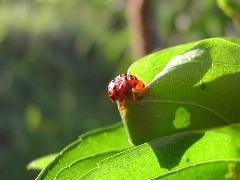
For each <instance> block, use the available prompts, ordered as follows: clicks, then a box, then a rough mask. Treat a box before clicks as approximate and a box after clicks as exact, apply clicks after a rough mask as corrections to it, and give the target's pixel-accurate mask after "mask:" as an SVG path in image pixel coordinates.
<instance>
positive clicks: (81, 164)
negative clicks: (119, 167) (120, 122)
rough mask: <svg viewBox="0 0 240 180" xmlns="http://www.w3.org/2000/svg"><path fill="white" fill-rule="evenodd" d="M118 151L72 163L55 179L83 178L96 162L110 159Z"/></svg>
mask: <svg viewBox="0 0 240 180" xmlns="http://www.w3.org/2000/svg"><path fill="white" fill-rule="evenodd" d="M118 152H119V151H112V152H107V153H104V154H98V155H95V156H92V157H87V158H85V159H80V160H77V161H75V162H73V163H72V164H71V165H69V166H67V167H66V168H63V169H62V170H61V171H59V173H58V174H57V176H56V179H77V178H79V177H82V176H84V174H86V173H87V172H88V171H89V170H91V169H93V168H95V167H96V164H97V162H100V161H101V160H103V159H105V158H107V157H110V156H112V155H114V154H116V153H118Z"/></svg>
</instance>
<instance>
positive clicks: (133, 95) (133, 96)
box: [131, 90, 136, 102]
mask: <svg viewBox="0 0 240 180" xmlns="http://www.w3.org/2000/svg"><path fill="white" fill-rule="evenodd" d="M131 96H132V101H133V102H135V101H136V95H135V93H134V92H133V91H132V90H131Z"/></svg>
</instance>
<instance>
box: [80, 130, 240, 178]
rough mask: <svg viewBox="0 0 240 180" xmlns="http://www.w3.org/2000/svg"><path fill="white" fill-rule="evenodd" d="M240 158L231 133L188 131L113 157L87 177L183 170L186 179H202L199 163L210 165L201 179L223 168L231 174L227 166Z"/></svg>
mask: <svg viewBox="0 0 240 180" xmlns="http://www.w3.org/2000/svg"><path fill="white" fill-rule="evenodd" d="M239 161H240V154H239V151H238V149H237V147H236V146H235V145H234V143H233V142H232V139H231V136H229V135H225V134H221V133H215V132H206V133H200V132H192V133H191V132H187V133H180V134H174V135H171V136H166V137H162V138H160V139H158V140H154V141H151V142H149V143H145V144H142V145H140V146H137V147H134V148H131V149H128V150H126V151H124V152H121V153H118V154H116V155H114V156H112V157H109V158H108V159H106V160H103V161H101V162H100V163H99V165H98V167H96V168H95V169H93V170H91V171H90V172H89V173H88V174H86V175H85V176H84V177H83V179H114V178H116V177H118V178H119V179H136V177H137V179H149V178H154V177H157V176H160V177H161V176H164V175H166V173H168V174H172V175H175V176H177V174H178V173H179V172H180V173H182V175H181V177H184V178H182V179H198V175H199V173H198V170H199V167H198V164H199V165H201V167H200V168H205V169H207V168H209V169H208V170H206V171H205V172H208V173H202V174H201V176H200V177H202V178H200V179H207V178H209V177H214V176H215V175H214V174H213V173H214V172H216V171H217V170H222V169H224V171H223V172H221V173H220V172H218V175H219V176H221V175H223V174H224V173H225V175H227V174H228V175H229V177H230V172H228V168H227V166H228V165H229V166H230V164H232V163H235V162H237V163H238V162H239ZM212 163H214V165H215V166H216V167H215V168H214V167H213V166H214V165H212ZM237 165H238V164H237ZM210 166H211V167H210ZM184 168H185V169H187V171H188V172H185V174H186V176H184V172H182V171H183V169H184ZM226 168H227V169H226ZM230 170H231V171H233V172H231V173H232V174H233V173H234V172H235V169H234V170H232V169H230ZM201 171H203V170H202V169H201ZM212 174H213V176H210V175H212ZM237 174H238V175H239V170H238V171H237ZM215 177H217V175H216V176H215ZM213 179H214V178H213Z"/></svg>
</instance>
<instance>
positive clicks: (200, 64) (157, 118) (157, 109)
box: [121, 38, 240, 145]
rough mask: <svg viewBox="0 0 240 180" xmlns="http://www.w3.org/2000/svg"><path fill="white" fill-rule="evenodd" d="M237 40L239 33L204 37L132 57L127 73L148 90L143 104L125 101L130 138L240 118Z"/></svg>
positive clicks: (202, 127) (139, 139)
mask: <svg viewBox="0 0 240 180" xmlns="http://www.w3.org/2000/svg"><path fill="white" fill-rule="evenodd" d="M239 43H240V40H239V39H238V38H212V39H206V40H202V41H198V42H194V43H189V44H185V45H180V46H177V47H173V48H169V49H165V50H162V51H159V52H156V53H154V54H151V55H149V56H146V57H145V58H143V59H141V60H139V61H137V62H136V63H134V64H133V65H132V66H131V67H130V68H129V73H130V74H133V75H136V76H137V77H138V78H139V79H140V80H142V81H144V82H145V83H146V84H147V89H148V90H147V92H146V94H145V95H144V96H143V97H141V99H142V100H141V101H142V104H143V106H141V105H139V103H132V102H131V101H127V103H126V106H125V107H126V108H124V110H122V111H121V116H122V119H123V121H124V123H125V125H126V129H127V131H128V134H129V137H130V140H131V141H132V143H133V144H136V145H138V144H142V143H144V142H147V141H150V140H153V139H155V138H159V137H162V136H166V135H169V134H174V133H179V132H185V131H192V130H205V129H212V128H216V127H220V126H225V125H230V124H234V123H238V122H240V113H239V102H240V83H239V81H240V58H239V57H240V44H239ZM139 98H140V97H139ZM139 101H140V100H139Z"/></svg>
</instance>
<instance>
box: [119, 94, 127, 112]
mask: <svg viewBox="0 0 240 180" xmlns="http://www.w3.org/2000/svg"><path fill="white" fill-rule="evenodd" d="M125 104H126V97H124V98H123V100H122V101H121V103H120V104H119V106H118V110H122V109H123V108H124V106H125Z"/></svg>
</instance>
